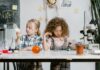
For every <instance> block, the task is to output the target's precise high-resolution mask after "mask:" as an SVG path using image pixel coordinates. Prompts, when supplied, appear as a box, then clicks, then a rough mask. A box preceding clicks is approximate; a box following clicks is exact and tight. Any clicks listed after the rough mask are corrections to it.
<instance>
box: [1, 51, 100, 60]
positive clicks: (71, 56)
mask: <svg viewBox="0 0 100 70" xmlns="http://www.w3.org/2000/svg"><path fill="white" fill-rule="evenodd" d="M0 61H7V62H12V61H16V62H17V61H39V62H52V61H71V62H82V61H83V62H84V61H88V62H91V61H93V62H95V61H100V55H93V54H89V53H84V54H83V55H76V52H75V51H41V52H40V53H38V54H35V53H32V51H19V52H18V53H12V54H2V55H0Z"/></svg>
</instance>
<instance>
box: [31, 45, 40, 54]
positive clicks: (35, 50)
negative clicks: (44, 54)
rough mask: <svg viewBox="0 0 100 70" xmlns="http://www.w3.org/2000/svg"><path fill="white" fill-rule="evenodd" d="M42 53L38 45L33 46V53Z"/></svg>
mask: <svg viewBox="0 0 100 70" xmlns="http://www.w3.org/2000/svg"><path fill="white" fill-rule="evenodd" d="M40 51H41V48H40V47H39V46H37V45H35V46H33V47H32V52H33V53H39V52H40Z"/></svg>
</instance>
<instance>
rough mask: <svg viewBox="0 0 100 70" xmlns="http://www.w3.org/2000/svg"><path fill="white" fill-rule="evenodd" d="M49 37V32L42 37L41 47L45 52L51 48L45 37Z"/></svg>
mask: <svg viewBox="0 0 100 70" xmlns="http://www.w3.org/2000/svg"><path fill="white" fill-rule="evenodd" d="M49 35H50V36H51V35H52V34H51V33H49V32H47V33H45V34H44V36H43V47H44V49H45V50H49V49H50V46H51V42H50V40H49V39H47V36H49Z"/></svg>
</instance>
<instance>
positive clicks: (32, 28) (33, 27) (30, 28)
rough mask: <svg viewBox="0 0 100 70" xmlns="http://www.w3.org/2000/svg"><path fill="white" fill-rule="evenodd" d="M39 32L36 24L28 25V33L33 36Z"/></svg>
mask: <svg viewBox="0 0 100 70" xmlns="http://www.w3.org/2000/svg"><path fill="white" fill-rule="evenodd" d="M36 31H37V28H36V25H35V23H34V22H30V23H27V25H26V33H27V35H29V36H31V35H34V34H35V33H36Z"/></svg>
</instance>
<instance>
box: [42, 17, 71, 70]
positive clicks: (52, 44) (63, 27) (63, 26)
mask: <svg viewBox="0 0 100 70" xmlns="http://www.w3.org/2000/svg"><path fill="white" fill-rule="evenodd" d="M68 37H69V28H68V24H67V23H66V21H65V20H64V19H63V18H59V17H55V18H53V19H51V20H50V21H49V23H48V24H47V26H46V29H45V34H44V40H43V46H44V49H45V50H48V49H50V50H67V49H68ZM51 70H70V63H67V62H51Z"/></svg>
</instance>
